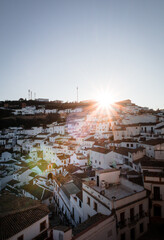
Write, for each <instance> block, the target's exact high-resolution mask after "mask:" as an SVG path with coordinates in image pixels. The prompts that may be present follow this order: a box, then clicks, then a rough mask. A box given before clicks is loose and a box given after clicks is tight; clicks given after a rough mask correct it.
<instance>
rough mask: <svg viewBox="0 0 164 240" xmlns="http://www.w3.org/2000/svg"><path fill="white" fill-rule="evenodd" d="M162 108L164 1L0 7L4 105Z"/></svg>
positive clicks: (31, 0)
mask: <svg viewBox="0 0 164 240" xmlns="http://www.w3.org/2000/svg"><path fill="white" fill-rule="evenodd" d="M77 86H78V87H79V100H85V99H92V98H95V97H96V94H97V92H98V91H99V89H109V92H111V91H112V94H113V95H114V96H115V98H116V100H123V99H127V98H129V99H132V101H133V102H135V103H136V104H138V105H141V106H148V107H153V108H158V107H159V108H164V0H0V100H5V99H19V98H21V97H22V98H27V97H28V89H31V90H32V91H33V93H34V92H36V97H46V98H49V99H51V100H55V99H60V100H64V101H75V100H76V87H77Z"/></svg>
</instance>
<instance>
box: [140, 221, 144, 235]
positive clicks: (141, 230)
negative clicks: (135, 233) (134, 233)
mask: <svg viewBox="0 0 164 240" xmlns="http://www.w3.org/2000/svg"><path fill="white" fill-rule="evenodd" d="M143 231H144V229H143V223H141V224H140V233H143Z"/></svg>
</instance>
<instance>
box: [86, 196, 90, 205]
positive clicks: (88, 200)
mask: <svg viewBox="0 0 164 240" xmlns="http://www.w3.org/2000/svg"><path fill="white" fill-rule="evenodd" d="M87 204H88V205H89V206H90V198H89V197H87Z"/></svg>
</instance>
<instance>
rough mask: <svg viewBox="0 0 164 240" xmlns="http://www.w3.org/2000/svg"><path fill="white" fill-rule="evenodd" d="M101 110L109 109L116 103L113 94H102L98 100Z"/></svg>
mask: <svg viewBox="0 0 164 240" xmlns="http://www.w3.org/2000/svg"><path fill="white" fill-rule="evenodd" d="M96 101H97V103H98V105H99V107H100V108H109V107H110V106H111V105H112V104H113V103H114V101H115V100H114V97H113V96H112V94H111V93H107V92H102V93H101V94H99V95H98V96H97V98H96Z"/></svg>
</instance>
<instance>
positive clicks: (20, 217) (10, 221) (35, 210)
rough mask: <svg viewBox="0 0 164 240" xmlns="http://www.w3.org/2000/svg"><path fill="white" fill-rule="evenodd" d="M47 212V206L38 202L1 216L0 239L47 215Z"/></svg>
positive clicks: (10, 235)
mask: <svg viewBox="0 0 164 240" xmlns="http://www.w3.org/2000/svg"><path fill="white" fill-rule="evenodd" d="M48 213H49V210H48V208H47V206H45V205H43V204H40V205H38V206H35V207H31V208H29V209H27V210H24V211H20V210H18V211H17V212H15V213H12V214H9V215H6V216H4V217H2V218H1V227H0V239H2V240H3V239H8V238H10V237H12V236H14V235H15V234H17V233H19V232H21V231H23V230H24V229H26V228H28V227H29V226H31V225H32V224H34V223H35V222H37V221H39V220H40V219H42V218H43V217H45V216H46V215H48Z"/></svg>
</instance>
